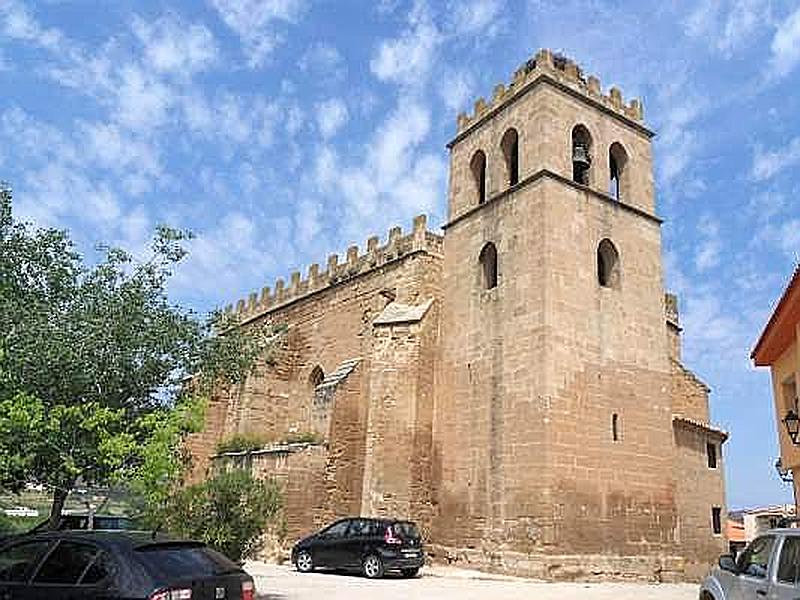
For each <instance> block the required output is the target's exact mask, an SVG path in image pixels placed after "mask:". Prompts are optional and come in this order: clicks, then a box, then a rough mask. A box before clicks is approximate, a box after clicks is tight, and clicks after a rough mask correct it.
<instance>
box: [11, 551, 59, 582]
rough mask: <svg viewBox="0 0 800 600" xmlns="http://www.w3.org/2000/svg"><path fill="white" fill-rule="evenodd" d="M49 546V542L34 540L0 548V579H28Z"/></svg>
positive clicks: (18, 580) (20, 580)
mask: <svg viewBox="0 0 800 600" xmlns="http://www.w3.org/2000/svg"><path fill="white" fill-rule="evenodd" d="M49 546H50V542H47V541H36V542H25V543H22V544H15V545H13V546H10V547H8V548H4V549H3V550H0V581H16V582H23V581H28V578H29V577H30V576H31V572H32V571H33V569H34V568H35V567H36V565H37V564H38V563H39V559H40V558H41V557H42V556H43V555H44V553H45V552H46V551H47V548H48V547H49Z"/></svg>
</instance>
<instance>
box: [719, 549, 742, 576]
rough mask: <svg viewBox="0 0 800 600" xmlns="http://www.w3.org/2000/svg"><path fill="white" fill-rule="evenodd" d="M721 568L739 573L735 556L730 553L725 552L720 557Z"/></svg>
mask: <svg viewBox="0 0 800 600" xmlns="http://www.w3.org/2000/svg"><path fill="white" fill-rule="evenodd" d="M719 568H720V569H722V570H723V571H728V572H729V573H734V574H736V575H738V574H739V569H738V567H737V566H736V561H735V560H733V556H731V555H730V554H723V555H722V556H720V557H719Z"/></svg>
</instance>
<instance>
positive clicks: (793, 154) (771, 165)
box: [751, 137, 800, 181]
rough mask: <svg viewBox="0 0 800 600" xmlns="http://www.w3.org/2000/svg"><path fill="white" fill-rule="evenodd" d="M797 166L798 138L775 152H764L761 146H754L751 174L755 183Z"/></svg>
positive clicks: (799, 146) (799, 139) (799, 144)
mask: <svg viewBox="0 0 800 600" xmlns="http://www.w3.org/2000/svg"><path fill="white" fill-rule="evenodd" d="M797 164H800V137H796V138H794V139H793V140H792V141H791V142H789V144H788V145H787V146H786V147H784V148H779V149H777V150H764V148H763V147H762V146H760V145H759V146H756V149H755V154H754V156H753V168H752V171H751V173H752V177H753V179H755V180H756V181H764V180H766V179H771V178H772V177H774V176H775V175H777V174H778V173H780V172H781V171H783V170H784V169H786V168H787V167H791V166H794V165H797Z"/></svg>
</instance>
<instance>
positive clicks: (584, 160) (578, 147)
mask: <svg viewBox="0 0 800 600" xmlns="http://www.w3.org/2000/svg"><path fill="white" fill-rule="evenodd" d="M572 163H573V164H574V165H575V166H578V167H581V168H582V169H588V168H589V165H590V164H591V163H592V159H591V158H589V151H588V150H587V149H586V146H584V145H583V144H575V146H573V148H572Z"/></svg>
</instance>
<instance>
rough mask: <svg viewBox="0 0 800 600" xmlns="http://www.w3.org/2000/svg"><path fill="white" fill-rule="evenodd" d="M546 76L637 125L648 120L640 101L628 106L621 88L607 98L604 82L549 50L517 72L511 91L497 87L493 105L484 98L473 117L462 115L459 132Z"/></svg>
mask: <svg viewBox="0 0 800 600" xmlns="http://www.w3.org/2000/svg"><path fill="white" fill-rule="evenodd" d="M542 76H548V77H550V78H552V79H555V80H556V81H558V82H559V83H562V84H564V85H567V86H569V87H571V88H572V89H574V90H576V91H578V92H580V93H582V94H584V95H586V96H587V97H589V98H591V99H593V100H595V101H597V102H600V103H601V104H602V105H603V106H605V107H606V108H608V109H610V110H613V111H615V112H617V113H619V114H621V115H622V116H624V117H625V118H628V119H631V120H633V121H637V122H641V121H642V120H643V119H644V112H643V110H642V103H641V101H640V100H638V99H637V100H632V101H631V103H630V104H629V105H625V102H624V99H623V96H622V91H621V90H620V89H619V88H617V87H612V88H610V89H609V91H608V94H607V95H605V94H603V91H602V87H601V85H600V79H598V78H597V77H596V76H594V75H589V76H585V75H584V73H583V70H582V69H581V67H580V65H578V64H577V63H576V62H575V61H573V60H571V59H570V58H568V57H566V56H564V55H562V54H554V53H553V52H552V51H551V50H548V49H546V48H545V49H542V50H539V52H537V53H536V57H535V58H532V59H530V60H528V61H526V62H525V63H523V64H522V65H521V66H520V67H519V68H518V69H517V70H516V71H514V75H513V78H512V81H511V84H510V85H509V86H508V87H506V85H505V84H504V83H498V84H497V85H496V86H495V87H494V94H493V97H492V101H491V102H490V103H487V102H486V100H485V99H484V98H482V97H481V98H478V99H477V100H476V101H475V105H474V109H473V112H472V114H471V115H470V114H467V113H461V114H459V115H458V118H457V128H458V132H459V133H460V132H462V131H465V130H466V129H468V128H469V127H470V126H472V125H473V124H475V123H476V122H477V121H478V120H479V119H480V118H482V117H483V116H484V115H485V114H487V113H488V112H489V111H491V110H493V109H495V108H498V107H499V106H501V105H502V104H503V103H504V102H506V101H507V100H508V99H509V98H511V97H512V96H513V95H514V94H517V93H519V92H520V91H521V90H522V89H523V88H524V87H525V86H526V84H528V83H531V82H533V81H535V80H536V79H538V78H539V77H542Z"/></svg>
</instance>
